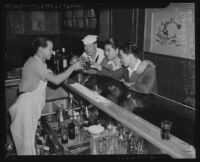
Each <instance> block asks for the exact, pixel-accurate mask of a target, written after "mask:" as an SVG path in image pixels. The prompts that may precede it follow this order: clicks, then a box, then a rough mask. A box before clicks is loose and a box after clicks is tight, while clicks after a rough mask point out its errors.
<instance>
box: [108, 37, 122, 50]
mask: <svg viewBox="0 0 200 162" xmlns="http://www.w3.org/2000/svg"><path fill="white" fill-rule="evenodd" d="M106 44H109V45H111V46H112V48H114V49H117V48H119V44H118V40H116V39H115V38H109V39H107V40H106V42H105V45H106Z"/></svg>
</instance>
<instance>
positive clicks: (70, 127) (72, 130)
mask: <svg viewBox="0 0 200 162" xmlns="http://www.w3.org/2000/svg"><path fill="white" fill-rule="evenodd" d="M68 136H69V139H70V140H73V139H75V124H74V120H73V118H72V120H71V123H69V125H68Z"/></svg>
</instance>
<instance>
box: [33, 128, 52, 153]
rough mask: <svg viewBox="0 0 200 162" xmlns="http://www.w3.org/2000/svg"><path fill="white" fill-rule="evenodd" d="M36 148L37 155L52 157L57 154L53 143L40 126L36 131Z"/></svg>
mask: <svg viewBox="0 0 200 162" xmlns="http://www.w3.org/2000/svg"><path fill="white" fill-rule="evenodd" d="M35 148H36V154H37V155H50V154H53V153H55V149H54V144H53V141H52V140H51V139H50V136H49V135H48V134H47V133H46V132H45V130H44V128H43V126H41V125H38V128H37V130H36V136H35Z"/></svg>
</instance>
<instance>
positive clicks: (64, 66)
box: [62, 47, 67, 71]
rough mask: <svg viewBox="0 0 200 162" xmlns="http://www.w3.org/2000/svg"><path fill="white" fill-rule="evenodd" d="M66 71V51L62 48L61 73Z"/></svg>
mask: <svg viewBox="0 0 200 162" xmlns="http://www.w3.org/2000/svg"><path fill="white" fill-rule="evenodd" d="M66 69H67V56H66V50H65V48H64V47H63V48H62V71H64V70H66Z"/></svg>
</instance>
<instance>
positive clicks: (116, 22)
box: [111, 9, 135, 42]
mask: <svg viewBox="0 0 200 162" xmlns="http://www.w3.org/2000/svg"><path fill="white" fill-rule="evenodd" d="M133 21H135V20H134V9H113V10H112V27H111V30H112V31H111V35H112V36H113V37H115V38H116V39H118V40H120V41H122V42H126V41H134V40H133V38H134V34H135V32H133V30H134V29H133V25H134V24H135V23H134V22H133Z"/></svg>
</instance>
